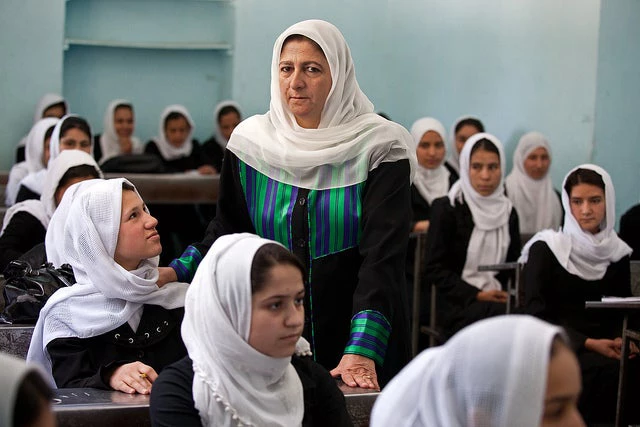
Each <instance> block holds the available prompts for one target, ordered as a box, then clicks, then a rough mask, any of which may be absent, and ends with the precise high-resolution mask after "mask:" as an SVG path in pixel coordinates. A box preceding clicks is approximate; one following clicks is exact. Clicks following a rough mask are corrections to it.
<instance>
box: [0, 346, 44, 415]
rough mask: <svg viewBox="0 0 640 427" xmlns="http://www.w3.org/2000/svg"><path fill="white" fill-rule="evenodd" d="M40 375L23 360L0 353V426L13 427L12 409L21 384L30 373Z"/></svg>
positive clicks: (38, 370)
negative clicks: (0, 393) (0, 392)
mask: <svg viewBox="0 0 640 427" xmlns="http://www.w3.org/2000/svg"><path fill="white" fill-rule="evenodd" d="M34 371H35V372H37V373H38V374H42V371H41V370H40V369H39V368H38V367H37V366H35V365H28V364H26V363H24V360H21V359H18V358H17V357H13V356H10V355H8V354H4V353H0V390H2V395H1V397H0V425H1V426H7V427H9V426H13V425H15V422H14V418H15V417H14V412H13V411H14V408H15V406H16V399H17V397H18V390H19V389H20V386H21V385H22V382H23V381H24V379H25V378H26V376H27V375H29V374H30V373H31V372H34Z"/></svg>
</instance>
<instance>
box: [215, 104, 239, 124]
mask: <svg viewBox="0 0 640 427" xmlns="http://www.w3.org/2000/svg"><path fill="white" fill-rule="evenodd" d="M230 113H236V114H237V115H238V118H239V119H242V116H241V115H240V111H238V109H237V108H236V107H234V106H233V105H227V106H226V107H222V108H221V109H220V112H219V113H218V122H220V118H221V117H222V116H226V115H227V114H230Z"/></svg>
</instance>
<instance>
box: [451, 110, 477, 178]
mask: <svg viewBox="0 0 640 427" xmlns="http://www.w3.org/2000/svg"><path fill="white" fill-rule="evenodd" d="M480 132H484V125H483V124H482V122H481V121H480V119H479V118H477V117H475V116H462V117H459V118H458V119H457V120H456V121H455V122H454V123H453V126H451V136H450V138H451V154H450V155H449V160H447V162H446V163H445V165H446V166H447V169H449V171H450V172H451V173H454V174H455V178H456V180H457V179H458V176H459V175H460V152H461V151H462V147H464V144H465V142H466V141H467V139H469V138H470V137H472V136H473V135H475V134H476V133H480Z"/></svg>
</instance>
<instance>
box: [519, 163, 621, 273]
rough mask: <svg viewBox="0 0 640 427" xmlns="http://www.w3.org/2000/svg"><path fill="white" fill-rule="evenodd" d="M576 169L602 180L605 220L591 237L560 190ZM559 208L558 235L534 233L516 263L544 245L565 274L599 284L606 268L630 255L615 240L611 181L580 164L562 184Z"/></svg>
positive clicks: (594, 168)
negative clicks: (561, 223)
mask: <svg viewBox="0 0 640 427" xmlns="http://www.w3.org/2000/svg"><path fill="white" fill-rule="evenodd" d="M577 169H590V170H592V171H594V172H596V173H597V174H598V175H600V176H601V177H602V180H603V181H604V187H605V188H604V196H605V203H606V214H605V218H604V220H603V221H602V224H600V232H598V233H597V234H591V233H589V232H586V231H583V230H582V228H581V227H580V224H578V221H576V219H575V218H574V216H573V214H572V213H571V204H570V201H569V194H567V191H566V190H565V188H564V186H565V184H566V182H567V178H568V177H569V175H571V174H572V173H573V172H574V171H576V170H577ZM562 206H563V207H564V212H565V213H564V226H563V227H562V231H553V230H544V231H541V232H539V233H537V234H536V235H535V236H533V238H531V240H529V241H528V242H527V244H526V245H525V246H524V248H522V255H521V256H520V259H519V260H518V262H520V263H526V262H527V260H528V259H529V249H531V245H533V244H534V243H535V242H537V241H538V240H542V241H543V242H545V243H546V244H547V245H548V246H549V249H551V252H553V254H554V255H555V257H556V259H557V260H558V262H559V263H560V265H561V266H562V267H563V268H564V269H565V270H567V271H568V272H569V273H571V274H574V275H576V276H578V277H580V278H582V279H584V280H600V279H602V278H603V277H604V275H605V273H606V272H607V268H609V264H611V263H612V262H617V261H620V259H622V257H624V256H627V255H629V254H631V252H632V249H631V248H630V247H629V245H627V244H626V243H625V242H624V241H623V240H622V239H620V238H619V237H618V235H617V234H616V232H615V230H614V229H613V226H614V225H615V222H616V194H615V189H614V188H613V182H612V181H611V177H610V176H609V174H608V173H607V171H605V170H604V169H602V168H601V167H600V166H596V165H591V164H584V165H580V166H577V167H575V168H573V169H572V170H571V171H570V172H569V173H568V174H567V176H565V177H564V181H563V182H562Z"/></svg>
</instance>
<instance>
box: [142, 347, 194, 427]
mask: <svg viewBox="0 0 640 427" xmlns="http://www.w3.org/2000/svg"><path fill="white" fill-rule="evenodd" d="M149 414H150V416H151V425H152V426H153V427H173V426H182V427H201V426H202V421H201V419H200V415H199V413H198V410H197V409H196V407H195V402H194V400H193V363H192V361H191V359H190V358H189V357H188V356H187V357H185V358H183V359H182V360H179V361H178V362H176V363H174V364H173V365H170V366H167V367H166V368H165V369H164V370H163V371H162V373H161V374H160V376H158V379H156V381H155V382H154V383H153V390H152V393H151V400H150V407H149Z"/></svg>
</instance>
